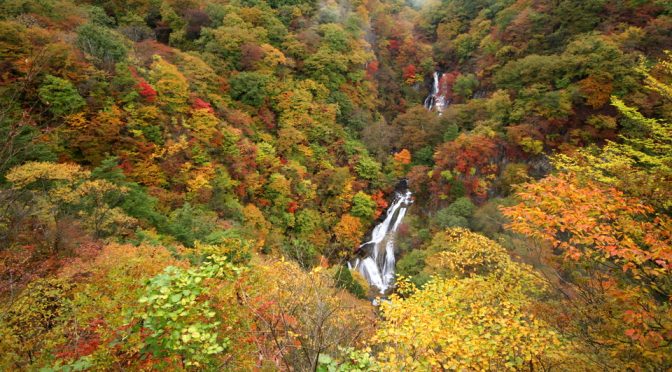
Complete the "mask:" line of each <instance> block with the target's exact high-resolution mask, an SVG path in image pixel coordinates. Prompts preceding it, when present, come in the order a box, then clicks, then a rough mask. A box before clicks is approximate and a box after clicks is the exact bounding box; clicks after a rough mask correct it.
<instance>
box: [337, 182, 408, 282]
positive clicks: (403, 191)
mask: <svg viewBox="0 0 672 372" xmlns="http://www.w3.org/2000/svg"><path fill="white" fill-rule="evenodd" d="M400 185H403V186H402V187H401V188H400V187H397V191H396V192H395V197H394V201H393V202H392V205H390V207H389V208H387V211H386V214H385V219H383V221H382V222H380V223H379V224H377V225H376V226H375V227H374V228H373V231H372V232H371V240H369V241H368V242H366V243H363V244H362V245H360V247H359V248H360V249H361V250H362V251H364V252H365V253H366V255H365V256H364V257H363V258H356V259H354V260H353V261H352V262H350V263H348V266H350V268H354V269H356V270H358V271H359V272H360V273H361V274H362V276H364V278H365V279H366V281H367V282H369V284H370V285H371V286H373V287H376V288H377V289H378V290H379V291H380V293H381V294H385V292H386V291H387V289H388V288H390V286H391V285H392V282H393V281H394V265H395V257H394V248H395V241H394V240H395V238H396V232H397V229H398V228H399V225H400V224H401V221H402V220H403V219H404V216H405V215H406V211H407V210H408V207H409V206H410V205H411V203H413V199H412V194H411V192H410V191H409V190H408V188H407V187H406V183H405V182H402V183H400Z"/></svg>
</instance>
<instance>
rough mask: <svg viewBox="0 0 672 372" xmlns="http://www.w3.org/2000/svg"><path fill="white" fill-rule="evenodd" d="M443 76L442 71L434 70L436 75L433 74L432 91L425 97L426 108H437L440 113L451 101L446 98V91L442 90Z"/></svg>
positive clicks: (430, 109)
mask: <svg viewBox="0 0 672 372" xmlns="http://www.w3.org/2000/svg"><path fill="white" fill-rule="evenodd" d="M441 77H443V74H442V73H439V72H438V71H434V75H433V76H432V79H433V81H432V91H431V92H430V93H429V95H428V96H427V98H425V103H424V105H425V108H426V109H427V110H429V111H432V110H436V111H437V112H438V113H439V115H441V113H442V112H443V110H444V109H445V108H446V106H447V105H448V104H449V103H450V102H448V100H446V92H445V91H442V89H441V86H440V83H441Z"/></svg>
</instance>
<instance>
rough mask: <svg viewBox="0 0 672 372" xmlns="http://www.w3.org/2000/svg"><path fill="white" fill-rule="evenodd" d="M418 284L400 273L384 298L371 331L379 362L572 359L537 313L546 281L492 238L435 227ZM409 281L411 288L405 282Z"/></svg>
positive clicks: (497, 364)
mask: <svg viewBox="0 0 672 372" xmlns="http://www.w3.org/2000/svg"><path fill="white" fill-rule="evenodd" d="M432 245H433V246H434V247H433V248H434V249H437V248H439V247H440V249H441V251H439V252H438V253H436V254H434V255H433V256H430V257H429V258H428V259H427V263H428V265H429V267H428V268H427V270H429V271H430V272H432V273H433V274H434V276H433V277H432V279H430V280H429V282H427V283H426V284H425V285H424V286H423V287H422V288H419V289H418V288H415V287H414V286H413V285H412V284H410V283H409V282H407V281H403V279H402V284H403V287H405V288H406V290H405V291H404V293H403V294H405V297H402V296H401V295H397V294H395V295H392V296H391V297H390V301H389V302H386V303H384V304H383V305H382V308H381V310H382V315H383V318H384V319H385V320H384V322H383V324H382V325H381V326H380V327H379V329H378V331H377V333H376V334H375V336H374V337H373V339H372V341H373V345H372V347H373V350H374V351H377V354H376V358H377V360H378V363H379V364H380V366H381V367H382V368H383V369H384V370H408V371H413V370H423V371H424V370H446V369H450V370H506V369H530V370H534V369H546V368H550V367H556V368H557V367H559V366H560V365H561V364H562V363H574V364H576V361H575V360H573V359H575V358H573V357H570V356H568V355H567V353H566V351H565V350H566V347H565V344H564V342H563V340H562V339H560V337H559V336H558V335H557V334H556V332H555V331H554V330H553V329H551V327H550V326H549V325H548V324H546V323H545V322H544V321H543V320H541V319H540V318H539V317H537V316H536V315H535V304H536V302H535V300H536V299H537V298H538V296H540V295H542V294H543V293H544V292H545V290H546V288H545V284H544V281H543V280H542V279H541V278H540V277H538V276H537V275H536V274H535V273H534V272H533V270H532V268H531V267H529V266H527V265H525V264H521V263H517V262H514V261H512V260H511V258H510V257H509V255H508V254H507V252H506V250H505V249H504V248H503V247H502V246H500V245H499V244H497V243H496V242H494V241H492V240H489V239H487V238H485V237H483V236H481V235H479V234H476V233H472V232H470V231H468V230H465V229H461V228H456V229H449V230H446V231H445V232H441V233H439V234H437V235H436V236H435V237H434V239H433V241H432ZM409 286H410V290H409V288H408V287H409Z"/></svg>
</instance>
